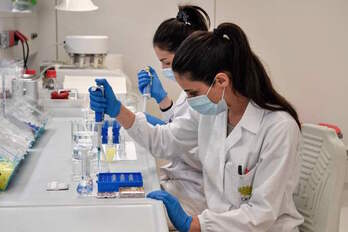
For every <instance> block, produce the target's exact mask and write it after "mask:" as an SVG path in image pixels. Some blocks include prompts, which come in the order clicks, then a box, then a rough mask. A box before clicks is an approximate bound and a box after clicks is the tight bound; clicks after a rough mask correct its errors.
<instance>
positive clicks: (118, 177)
mask: <svg viewBox="0 0 348 232" xmlns="http://www.w3.org/2000/svg"><path fill="white" fill-rule="evenodd" d="M97 184H98V192H100V193H105V192H118V191H119V188H120V187H143V177H142V175H141V173H140V172H105V173H99V174H98V180H97Z"/></svg>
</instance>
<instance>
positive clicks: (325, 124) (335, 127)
mask: <svg viewBox="0 0 348 232" xmlns="http://www.w3.org/2000/svg"><path fill="white" fill-rule="evenodd" d="M319 125H320V126H326V127H328V128H331V129H334V130H335V131H336V134H337V136H338V138H340V139H342V138H343V134H342V131H341V129H340V128H339V127H338V126H336V125H332V124H328V123H319Z"/></svg>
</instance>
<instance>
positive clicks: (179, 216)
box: [146, 190, 192, 232]
mask: <svg viewBox="0 0 348 232" xmlns="http://www.w3.org/2000/svg"><path fill="white" fill-rule="evenodd" d="M146 197H148V198H152V199H156V200H161V201H163V203H164V205H165V206H166V209H167V213H168V216H169V218H170V221H171V222H172V223H173V225H174V226H175V228H176V229H177V230H179V231H180V232H187V231H189V230H190V227H191V222H192V217H191V216H189V215H187V214H186V213H185V211H184V210H183V208H182V207H181V205H180V203H179V201H178V199H177V198H176V197H175V196H173V195H171V194H169V193H168V192H166V191H162V190H159V191H153V192H151V193H149V194H147V196H146Z"/></svg>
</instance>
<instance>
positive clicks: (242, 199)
mask: <svg viewBox="0 0 348 232" xmlns="http://www.w3.org/2000/svg"><path fill="white" fill-rule="evenodd" d="M255 170H256V167H255V168H253V169H252V170H250V171H249V172H248V173H247V174H244V175H239V174H238V167H236V166H235V165H233V164H232V163H227V164H226V166H225V181H224V182H225V189H224V194H225V196H226V198H227V200H228V201H230V202H231V204H232V205H233V208H239V207H240V205H241V204H244V203H247V202H248V201H249V199H250V197H251V194H252V184H253V179H254V175H255Z"/></svg>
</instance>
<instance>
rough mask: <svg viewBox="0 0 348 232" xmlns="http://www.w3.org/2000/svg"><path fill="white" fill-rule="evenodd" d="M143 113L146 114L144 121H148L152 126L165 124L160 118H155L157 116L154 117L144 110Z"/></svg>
mask: <svg viewBox="0 0 348 232" xmlns="http://www.w3.org/2000/svg"><path fill="white" fill-rule="evenodd" d="M144 114H145V116H146V121H147V122H148V123H150V124H151V125H153V126H156V125H164V124H166V123H165V122H163V121H162V120H161V119H159V118H157V117H155V116H153V115H151V114H148V113H145V112H144Z"/></svg>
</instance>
